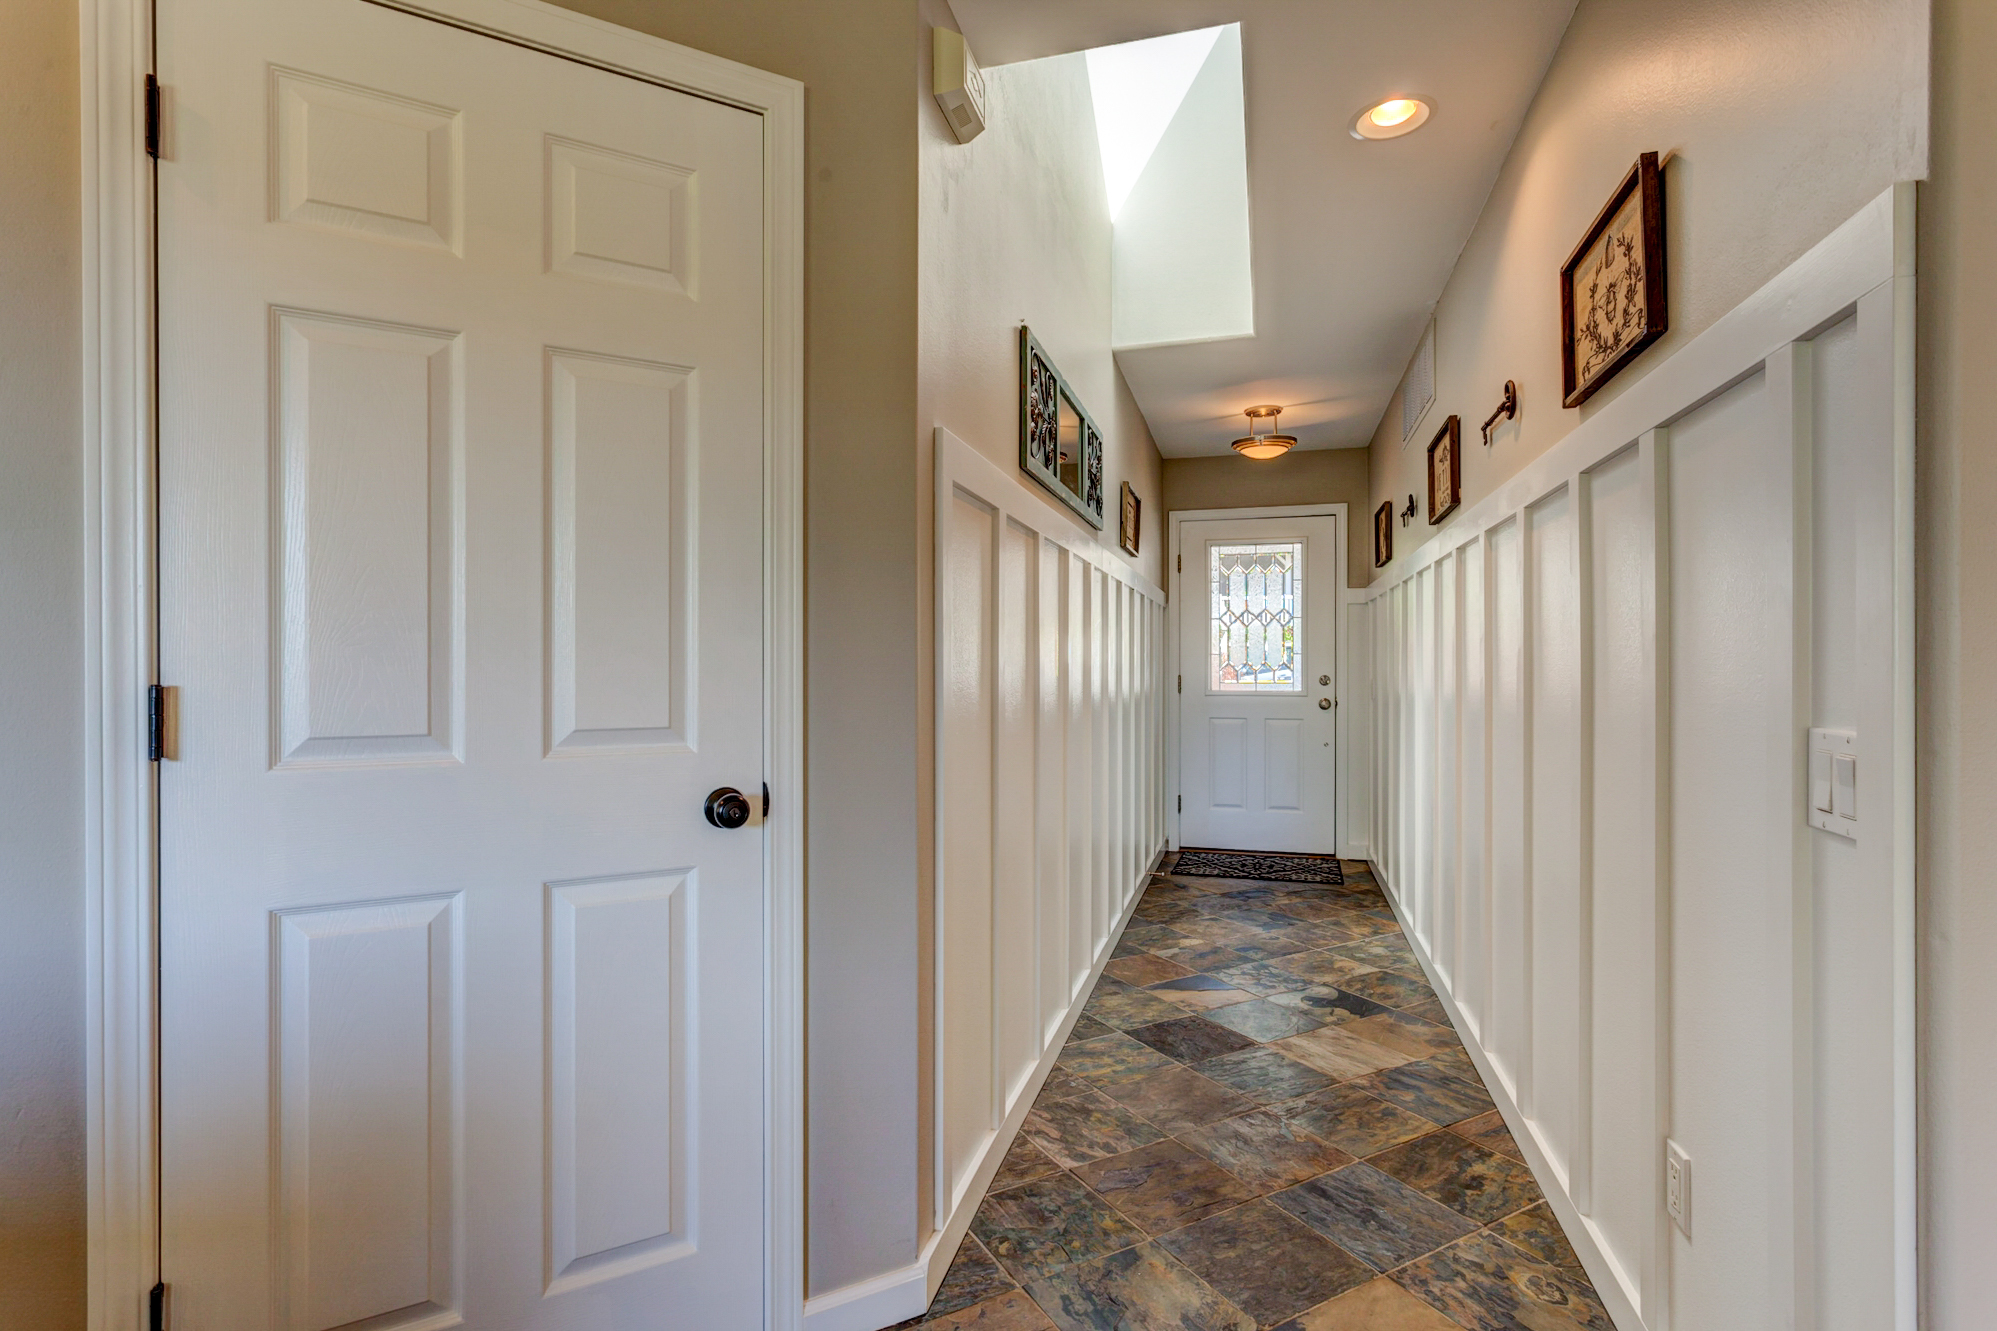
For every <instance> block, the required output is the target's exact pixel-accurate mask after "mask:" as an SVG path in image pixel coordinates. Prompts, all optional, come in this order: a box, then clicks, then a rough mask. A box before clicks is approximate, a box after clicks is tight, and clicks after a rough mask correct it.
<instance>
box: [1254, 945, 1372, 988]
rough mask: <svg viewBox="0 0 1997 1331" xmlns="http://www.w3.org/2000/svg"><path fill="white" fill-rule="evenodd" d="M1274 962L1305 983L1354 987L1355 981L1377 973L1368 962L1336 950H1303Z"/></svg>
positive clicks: (1280, 968)
mask: <svg viewBox="0 0 1997 1331" xmlns="http://www.w3.org/2000/svg"><path fill="white" fill-rule="evenodd" d="M1273 964H1274V965H1275V966H1276V968H1277V969H1278V970H1285V971H1288V972H1289V973H1290V974H1292V975H1294V976H1296V977H1297V978H1298V979H1299V980H1302V981H1303V982H1304V983H1305V984H1334V985H1337V986H1338V987H1339V988H1341V989H1352V982H1353V981H1355V980H1357V979H1359V978H1360V977H1361V976H1364V975H1373V974H1376V973H1377V972H1376V971H1375V970H1374V968H1373V967H1371V966H1368V965H1367V964H1366V963H1364V962H1362V961H1354V960H1353V959H1352V958H1351V957H1343V956H1340V955H1339V954H1338V953H1336V952H1302V953H1298V954H1297V955H1295V956H1289V957H1281V958H1278V959H1277V960H1276V961H1275V962H1274V963H1273ZM1353 992H1357V991H1356V990H1354V991H1353Z"/></svg>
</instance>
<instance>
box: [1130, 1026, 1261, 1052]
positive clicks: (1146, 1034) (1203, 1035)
mask: <svg viewBox="0 0 1997 1331" xmlns="http://www.w3.org/2000/svg"><path fill="white" fill-rule="evenodd" d="M1128 1034H1129V1035H1130V1036H1131V1037H1132V1038H1133V1039H1137V1040H1141V1041H1143V1042H1144V1043H1145V1044H1148V1045H1150V1046H1151V1047H1152V1048H1153V1049H1156V1050H1157V1051H1158V1052H1159V1053H1161V1054H1164V1055H1166V1056H1167V1057H1169V1058H1175V1059H1177V1060H1178V1061H1179V1062H1181V1063H1200V1062H1204V1061H1205V1060H1207V1059H1209V1058H1218V1057H1219V1056H1220V1055H1222V1054H1231V1053H1233V1052H1234V1051H1235V1050H1237V1049H1246V1048H1247V1047H1248V1046H1250V1045H1252V1044H1254V1043H1255V1041H1253V1040H1251V1039H1249V1038H1248V1037H1247V1036H1245V1035H1243V1034H1242V1033H1241V1032H1239V1031H1231V1030H1229V1029H1228V1028H1227V1027H1225V1026H1218V1025H1215V1024H1214V1023H1213V1022H1211V1021H1208V1020H1207V1019H1206V1018H1205V1017H1177V1018H1176V1019H1174V1020H1172V1021H1160V1022H1157V1023H1155V1024H1153V1025H1150V1026H1140V1027H1137V1028H1136V1029H1134V1030H1132V1031H1130V1032H1128Z"/></svg>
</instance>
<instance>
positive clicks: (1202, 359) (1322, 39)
mask: <svg viewBox="0 0 1997 1331" xmlns="http://www.w3.org/2000/svg"><path fill="white" fill-rule="evenodd" d="M1574 5H1575V0H1496V2H1494V0H951V9H952V10H953V11H954V12H955V14H956V16H957V20H958V22H959V23H960V24H961V25H962V27H963V31H964V36H965V37H966V39H967V40H968V41H969V43H970V46H971V50H972V51H973V53H975V55H976V56H977V58H978V61H979V63H980V64H984V65H1002V64H1010V63H1012V62H1014V61H1018V60H1031V59H1036V58H1038V57H1041V56H1048V55H1059V54H1063V53H1065V52H1070V51H1081V50H1087V49H1088V48H1090V47H1093V46H1107V45H1110V44H1112V43H1116V42H1127V41H1135V40H1137V39H1138V38H1141V37H1157V36H1162V35H1163V34H1165V33H1169V32H1183V31H1186V30H1188V29H1192V28H1205V27H1211V26H1213V25H1215V24H1220V23H1235V22H1238V23H1240V24H1241V41H1242V71H1243V75H1244V80H1245V83H1246V89H1247V121H1248V189H1249V212H1250V224H1251V244H1252V247H1253V256H1254V274H1255V327H1256V330H1257V331H1256V334H1255V336H1253V337H1248V338H1236V339H1231V340H1228V341H1221V342H1199V343H1189V344H1185V345H1180V346H1169V347H1145V348H1140V349H1136V350H1129V351H1122V352H1119V353H1117V362H1118V364H1120V365H1121V366H1122V367H1123V373H1124V377H1125V378H1126V379H1128V380H1129V381H1130V388H1131V391H1132V392H1133V393H1134V394H1136V396H1137V401H1138V405H1139V406H1141V407H1142V408H1143V410H1144V415H1145V419H1146V420H1148V421H1149V422H1150V424H1151V432H1152V434H1153V435H1154V436H1155V437H1156V439H1157V441H1158V447H1159V449H1160V450H1161V451H1162V452H1163V453H1164V454H1165V456H1166V457H1191V456H1197V455H1200V454H1207V453H1225V452H1227V448H1228V441H1229V440H1230V439H1232V438H1234V437H1235V436H1236V435H1237V434H1240V433H1242V430H1243V426H1244V422H1243V420H1242V417H1241V415H1240V412H1241V410H1242V408H1244V407H1247V406H1250V405H1252V404H1254V403H1258V402H1276V403H1280V404H1282V406H1283V407H1284V411H1283V428H1284V430H1285V431H1287V432H1290V433H1294V434H1295V435H1297V436H1298V440H1299V446H1300V447H1303V448H1354V447H1361V446H1364V445H1365V444H1366V443H1367V442H1368V440H1370V439H1371V438H1372V434H1373V430H1374V427H1375V426H1376V425H1377V424H1378V423H1379V420H1380V416H1381V413H1382V412H1384V411H1385V410H1386V408H1387V402H1388V399H1389V398H1391V397H1392V396H1393V392H1394V387H1395V385H1396V384H1398V383H1399V382H1400V378H1401V372H1402V371H1403V370H1404V369H1406V368H1407V362H1408V358H1409V357H1410V356H1411V355H1412V354H1413V353H1414V347H1415V342H1416V340H1417V339H1418V338H1419V337H1420V336H1421V330H1422V327H1423V324H1424V323H1425V322H1426V320H1427V317H1428V313H1429V311H1430V310H1431V309H1432V308H1433V307H1434V304H1435V301H1436V298H1437V297H1438V296H1439V295H1441V293H1442V285H1443V282H1444V281H1445V280H1447V278H1448V276H1449V272H1450V269H1451V268H1452V267H1453V266H1454V265H1455V263H1456V257H1457V254H1458V253H1459V252H1460V251H1461V250H1462V248H1463V243H1464V241H1465V240H1467V239H1468V238H1469V235H1470V228H1471V226H1472V225H1473V224H1474V223H1475V222H1476V220H1477V215H1478V213H1479V212H1480V211H1481V210H1482V209H1483V206H1484V201H1485V198H1486V197H1487V196H1488V195H1489V194H1490V191H1491V184H1492V182H1493V181H1494V180H1495V179H1496V178H1497V174H1498V167H1499V165H1500V163H1501V162H1502V161H1503V160H1504V156H1505V152H1506V150H1507V149H1508V148H1509V147H1510V146H1511V142H1512V138H1513V136H1514V135H1515V134H1516V133H1517V132H1518V127H1519V122H1520V121H1521V120H1522V119H1523V118H1524V116H1525V111H1526V107H1527V105H1528V104H1530V102H1531V101H1532V96H1533V93H1534V92H1535V91H1536V90H1537V89H1538V87H1539V81H1540V78H1541V76H1542V75H1543V74H1544V73H1545V71H1546V67H1547V64H1548V62H1549V61H1550V60H1551V59H1552V57H1553V51H1554V48H1555V46H1557V45H1558V44H1559V41H1560V36H1561V33H1562V32H1564V31H1565V30H1566V27H1567V20H1568V18H1569V17H1570V16H1571V15H1572V13H1573V11H1574ZM1409 93H1412V94H1419V95H1420V96H1423V97H1426V98H1428V99H1429V100H1430V101H1431V102H1432V103H1433V105H1434V107H1435V114H1434V115H1433V116H1432V117H1430V119H1429V122H1428V123H1427V124H1426V125H1424V126H1423V127H1422V128H1421V129H1419V130H1417V131H1416V132H1415V133H1413V134H1410V135H1407V136H1406V137H1404V138H1400V139H1389V140H1386V141H1383V142H1377V143H1374V142H1362V141H1360V140H1358V139H1355V138H1353V137H1352V136H1351V134H1350V133H1349V132H1348V128H1349V126H1350V125H1351V122H1352V119H1353V117H1354V116H1355V115H1357V114H1358V113H1359V111H1361V110H1363V109H1364V108H1366V107H1368V106H1371V105H1373V104H1374V103H1376V102H1378V101H1381V100H1382V99H1384V98H1387V97H1389V96H1394V95H1399V94H1409ZM1552 291H1553V275H1552V274H1548V276H1547V292H1548V295H1549V298H1550V297H1551V293H1552ZM1437 354H1438V355H1446V354H1447V351H1446V349H1445V348H1441V347H1438V349H1437ZM1493 387H1494V390H1495V387H1496V386H1495V385H1494V386H1493Z"/></svg>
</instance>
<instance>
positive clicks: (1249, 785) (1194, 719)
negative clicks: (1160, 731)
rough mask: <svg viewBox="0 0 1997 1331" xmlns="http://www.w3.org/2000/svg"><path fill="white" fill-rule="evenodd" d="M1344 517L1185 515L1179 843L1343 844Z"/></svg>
mask: <svg viewBox="0 0 1997 1331" xmlns="http://www.w3.org/2000/svg"><path fill="white" fill-rule="evenodd" d="M1340 539H1341V538H1340V536H1339V532H1338V519H1337V518H1335V517H1331V516H1319V517H1305V516H1297V517H1288V516H1285V517H1256V518H1248V517H1243V518H1227V519H1211V520H1203V521H1186V522H1181V523H1180V524H1179V525H1178V540H1179V548H1178V552H1177V561H1176V567H1177V573H1176V575H1175V576H1176V580H1177V586H1178V588H1179V595H1178V619H1179V676H1178V680H1177V687H1178V702H1179V707H1178V712H1179V791H1180V800H1181V808H1180V810H1179V844H1180V845H1182V846H1208V847H1223V848H1227V849H1234V850H1273V851H1292V852H1311V853H1317V854H1331V853H1332V852H1333V851H1334V850H1335V849H1336V838H1335V829H1334V826H1333V824H1334V822H1335V818H1334V778H1335V775H1336V770H1337V761H1336V758H1337V751H1336V749H1335V747H1334V745H1335V743H1336V739H1335V736H1336V733H1337V710H1336V709H1337V703H1338V698H1337V681H1338V665H1337V623H1336V621H1337V611H1338V608H1339V605H1340V598H1341V597H1342V596H1343V592H1342V590H1341V589H1340V587H1339V585H1338V584H1339V581H1340V579H1339V577H1338V571H1337V569H1338V555H1337V551H1338V546H1337V543H1338V541H1339V540H1340Z"/></svg>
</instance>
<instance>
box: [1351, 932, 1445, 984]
mask: <svg viewBox="0 0 1997 1331" xmlns="http://www.w3.org/2000/svg"><path fill="white" fill-rule="evenodd" d="M1338 950H1339V951H1340V952H1343V953H1344V954H1345V955H1346V956H1348V957H1351V958H1352V959H1353V960H1354V961H1363V962H1365V963H1366V964H1367V965H1369V966H1378V967H1379V968H1380V969H1381V970H1383V971H1399V972H1400V973H1401V974H1403V975H1408V976H1412V977H1413V978H1415V979H1417V980H1421V981H1422V982H1423V983H1424V984H1426V983H1427V977H1426V976H1424V975H1423V974H1422V968H1421V963H1420V962H1418V961H1416V960H1415V950H1414V949H1413V948H1412V947H1409V946H1408V940H1407V939H1406V938H1404V937H1402V936H1401V935H1400V934H1399V933H1398V932H1396V933H1391V934H1388V933H1383V934H1380V935H1378V936H1376V937H1373V938H1369V939H1367V940H1366V941H1365V942H1363V943H1347V944H1346V945H1345V946H1343V947H1341V948H1339V949H1338Z"/></svg>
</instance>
